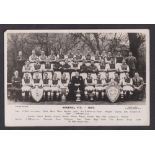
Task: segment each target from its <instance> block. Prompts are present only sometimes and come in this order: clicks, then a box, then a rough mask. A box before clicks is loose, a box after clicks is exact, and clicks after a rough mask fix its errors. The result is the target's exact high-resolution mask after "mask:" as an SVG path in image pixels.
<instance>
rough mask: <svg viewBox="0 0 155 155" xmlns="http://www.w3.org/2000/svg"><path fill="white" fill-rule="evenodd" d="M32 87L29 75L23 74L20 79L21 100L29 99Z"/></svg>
mask: <svg viewBox="0 0 155 155" xmlns="http://www.w3.org/2000/svg"><path fill="white" fill-rule="evenodd" d="M31 87H32V76H30V74H29V73H25V76H24V77H23V79H22V97H23V100H26V99H30V97H31Z"/></svg>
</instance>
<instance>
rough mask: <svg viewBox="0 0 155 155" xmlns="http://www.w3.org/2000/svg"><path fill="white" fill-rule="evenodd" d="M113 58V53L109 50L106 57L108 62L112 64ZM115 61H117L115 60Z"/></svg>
mask: <svg viewBox="0 0 155 155" xmlns="http://www.w3.org/2000/svg"><path fill="white" fill-rule="evenodd" d="M112 59H113V57H112V53H111V52H108V54H107V56H106V57H105V62H106V64H111V60H112ZM114 62H115V61H114Z"/></svg>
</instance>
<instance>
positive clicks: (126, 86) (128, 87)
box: [123, 73, 133, 98]
mask: <svg viewBox="0 0 155 155" xmlns="http://www.w3.org/2000/svg"><path fill="white" fill-rule="evenodd" d="M123 92H124V96H125V98H130V96H131V95H133V80H132V78H130V76H129V73H126V77H124V79H123Z"/></svg>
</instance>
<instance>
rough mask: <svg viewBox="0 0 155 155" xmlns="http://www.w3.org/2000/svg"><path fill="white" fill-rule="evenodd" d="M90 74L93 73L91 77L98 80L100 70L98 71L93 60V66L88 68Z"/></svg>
mask: <svg viewBox="0 0 155 155" xmlns="http://www.w3.org/2000/svg"><path fill="white" fill-rule="evenodd" d="M88 72H89V73H91V75H92V77H93V78H94V79H95V78H96V74H97V73H98V69H97V66H96V65H95V63H94V61H93V60H91V64H90V65H89V66H88Z"/></svg>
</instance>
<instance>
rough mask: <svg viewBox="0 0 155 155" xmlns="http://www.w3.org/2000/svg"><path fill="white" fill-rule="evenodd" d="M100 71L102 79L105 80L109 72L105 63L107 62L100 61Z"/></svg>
mask: <svg viewBox="0 0 155 155" xmlns="http://www.w3.org/2000/svg"><path fill="white" fill-rule="evenodd" d="M98 71H99V73H100V75H101V78H103V79H104V78H105V74H106V71H107V64H106V63H105V60H104V59H101V60H100V64H99V66H98Z"/></svg>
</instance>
